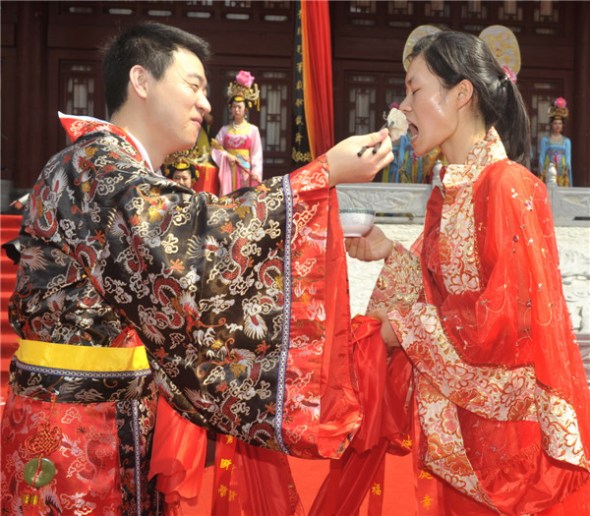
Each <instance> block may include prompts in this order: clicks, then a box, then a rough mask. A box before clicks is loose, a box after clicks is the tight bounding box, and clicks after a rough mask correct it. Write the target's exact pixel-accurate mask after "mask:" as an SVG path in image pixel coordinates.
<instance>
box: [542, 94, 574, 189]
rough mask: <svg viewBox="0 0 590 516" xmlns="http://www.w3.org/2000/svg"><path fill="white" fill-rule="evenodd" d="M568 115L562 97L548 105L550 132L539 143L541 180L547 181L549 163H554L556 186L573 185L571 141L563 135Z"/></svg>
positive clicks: (565, 103)
mask: <svg viewBox="0 0 590 516" xmlns="http://www.w3.org/2000/svg"><path fill="white" fill-rule="evenodd" d="M567 117H568V109H567V102H566V100H565V99H564V98H563V97H558V98H556V99H555V100H554V101H553V102H552V103H551V106H550V107H549V121H550V124H551V133H550V134H549V136H543V138H541V141H540V144H539V169H540V175H541V178H542V179H543V181H545V182H547V172H548V171H549V165H550V164H551V163H553V165H555V171H556V177H555V180H556V182H557V186H573V181H572V142H571V140H570V139H569V138H568V137H567V136H564V135H563V134H562V133H563V126H564V124H565V121H566V119H567Z"/></svg>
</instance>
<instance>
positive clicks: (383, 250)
mask: <svg viewBox="0 0 590 516" xmlns="http://www.w3.org/2000/svg"><path fill="white" fill-rule="evenodd" d="M344 245H345V247H346V252H347V253H348V255H349V256H350V257H351V258H356V259H357V260H361V261H363V262H372V261H375V260H384V259H385V258H387V257H388V256H389V255H390V254H391V251H393V242H392V241H391V240H389V238H387V237H386V236H385V233H383V231H382V230H381V228H379V227H378V226H373V227H372V228H371V231H369V232H368V233H367V234H366V235H365V236H362V237H351V238H345V239H344Z"/></svg>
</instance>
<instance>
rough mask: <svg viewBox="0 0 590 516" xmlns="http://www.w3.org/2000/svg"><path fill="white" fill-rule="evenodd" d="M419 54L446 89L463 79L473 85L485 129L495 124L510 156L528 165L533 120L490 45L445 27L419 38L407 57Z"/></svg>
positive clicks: (410, 57)
mask: <svg viewBox="0 0 590 516" xmlns="http://www.w3.org/2000/svg"><path fill="white" fill-rule="evenodd" d="M419 55H421V56H422V57H423V58H424V60H425V61H426V64H427V66H428V68H429V69H430V71H432V72H433V73H434V74H436V75H437V76H438V77H440V79H441V81H442V83H443V85H444V86H445V87H446V88H448V89H450V88H452V87H453V86H455V85H457V84H458V83H459V82H461V81H462V80H463V79H467V80H468V81H470V82H471V84H473V88H474V90H475V97H476V99H475V100H476V102H477V105H478V107H479V110H480V112H481V114H482V116H483V118H484V123H485V126H486V130H487V129H489V128H490V127H491V126H494V127H495V128H496V130H497V131H498V134H499V135H500V138H501V139H502V143H503V144H504V147H505V148H506V153H507V155H508V157H509V158H510V159H511V160H513V161H516V162H518V163H521V164H523V165H524V166H526V167H529V164H530V154H531V153H530V148H531V137H530V122H529V117H528V114H527V110H526V106H525V104H524V100H523V98H522V95H521V94H520V91H519V90H518V87H517V86H516V84H515V83H513V82H512V81H511V80H510V79H509V78H508V76H507V74H506V72H505V71H504V69H503V68H502V66H501V65H500V63H498V61H497V60H496V58H495V56H494V55H493V53H492V52H491V50H490V49H489V47H488V45H487V44H486V43H485V42H484V41H483V40H481V39H480V38H478V37H476V36H473V35H472V34H467V33H465V32H455V31H450V30H443V31H439V32H436V33H434V34H430V35H428V36H424V37H423V38H421V39H419V40H418V42H417V43H416V44H415V45H414V48H413V49H412V52H411V53H410V54H409V56H408V58H407V59H408V60H410V61H411V60H412V59H414V58H415V57H417V56H419Z"/></svg>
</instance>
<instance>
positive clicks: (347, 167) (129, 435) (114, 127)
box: [2, 23, 392, 515]
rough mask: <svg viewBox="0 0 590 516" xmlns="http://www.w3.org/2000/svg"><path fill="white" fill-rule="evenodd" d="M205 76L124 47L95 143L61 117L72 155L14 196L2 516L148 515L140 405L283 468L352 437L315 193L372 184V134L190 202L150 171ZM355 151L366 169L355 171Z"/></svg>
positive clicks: (163, 45)
mask: <svg viewBox="0 0 590 516" xmlns="http://www.w3.org/2000/svg"><path fill="white" fill-rule="evenodd" d="M207 57H208V47H207V44H206V43H205V42H204V41H202V40H201V39H199V38H198V37H195V36H193V35H190V34H188V33H186V32H184V31H181V30H179V29H176V28H173V27H169V26H165V25H161V24H155V23H146V24H140V25H137V26H135V27H132V28H129V29H128V30H126V31H124V32H123V33H121V34H120V35H119V36H117V37H116V38H115V39H114V41H113V42H112V43H111V45H110V47H109V48H108V49H107V51H106V53H105V56H104V63H103V66H104V76H105V88H106V89H105V91H106V101H107V106H108V109H109V113H111V123H107V122H103V121H99V120H95V119H91V118H88V117H70V116H67V115H60V116H61V119H62V124H63V125H64V127H65V129H66V130H67V132H68V134H69V136H70V139H71V141H72V142H73V144H72V145H71V146H69V147H68V148H66V149H64V150H63V151H62V152H60V153H59V154H57V155H56V156H54V157H53V158H51V159H50V160H49V162H48V163H47V165H46V166H45V168H44V170H43V171H42V173H41V175H40V177H39V179H38V180H37V182H36V184H35V186H34V187H33V190H32V193H31V199H30V201H29V203H28V205H27V207H26V209H25V212H24V216H23V227H24V231H25V234H24V235H23V236H22V238H21V244H22V258H21V262H20V269H19V275H18V280H17V286H16V289H15V293H14V295H13V297H12V299H11V305H10V318H11V322H12V324H13V326H14V328H15V330H16V331H17V333H18V334H19V335H20V336H21V343H20V347H19V349H18V351H17V352H16V354H15V357H14V359H13V362H12V364H11V382H10V384H11V393H10V395H9V399H8V402H7V405H6V407H5V411H4V418H3V424H2V441H3V446H2V468H3V469H2V491H3V492H2V508H3V510H5V511H7V512H8V513H10V514H19V513H23V512H32V513H35V514H38V513H39V512H44V513H47V512H51V513H52V514H66V513H67V514H72V513H74V511H78V513H80V514H82V513H84V514H87V513H92V514H117V513H118V514H125V515H128V514H155V513H157V512H158V508H157V503H158V501H157V497H156V495H155V489H154V485H153V483H149V482H148V479H147V477H148V467H149V458H150V455H151V442H152V431H153V428H154V420H155V408H156V403H157V398H158V395H160V396H162V397H163V398H165V399H166V400H167V402H168V403H169V404H170V405H171V406H172V407H173V408H174V409H175V410H176V411H177V412H178V413H180V414H182V416H183V417H184V418H186V419H188V420H189V421H191V422H193V423H196V424H198V425H201V426H203V427H205V428H209V429H213V430H215V431H217V432H221V433H226V434H231V435H233V436H235V437H238V438H239V439H241V440H242V441H244V442H246V443H249V444H254V445H257V446H262V447H266V448H269V449H273V450H279V451H282V452H285V453H292V454H296V455H299V456H306V457H317V456H328V457H336V456H338V455H339V454H340V453H342V450H343V449H344V448H345V447H346V444H347V442H348V439H349V437H350V434H352V433H353V432H354V431H355V430H356V429H357V428H358V425H359V422H360V419H361V416H360V413H359V410H358V400H357V396H356V392H355V389H354V387H353V385H354V382H353V379H351V378H350V371H351V370H352V369H351V363H350V354H351V349H350V347H351V346H350V328H349V322H348V318H342V319H339V320H338V321H336V322H335V321H333V320H331V319H330V315H331V314H332V311H333V308H334V305H336V303H333V302H330V301H329V299H340V300H341V301H342V303H347V298H346V267H345V264H346V261H345V257H344V254H343V244H342V240H341V238H342V237H341V232H340V227H339V223H338V212H337V203H336V193H335V191H334V190H333V189H331V188H330V187H331V186H334V185H336V184H338V183H342V182H354V181H358V182H367V181H370V180H371V179H372V177H373V176H374V175H375V174H376V172H377V171H378V170H380V169H381V168H383V167H384V166H385V165H387V164H388V163H389V162H390V161H391V159H392V156H391V144H390V142H389V141H388V140H387V132H386V131H385V130H383V131H381V132H379V133H374V134H371V135H367V136H356V137H351V138H349V139H347V140H345V141H343V142H341V143H340V144H338V145H336V146H335V147H334V148H332V149H331V150H330V151H328V152H327V154H326V155H325V156H322V157H320V158H318V159H317V160H316V161H314V162H312V163H310V164H309V165H308V166H306V167H303V168H302V169H299V170H297V171H295V172H293V173H291V174H290V175H288V176H284V177H282V178H280V177H279V178H273V179H271V180H269V181H267V182H265V183H263V184H262V185H260V186H259V187H257V188H255V189H244V190H241V191H240V192H237V193H234V194H231V195H229V196H227V197H224V198H219V199H218V198H216V197H212V196H208V195H206V194H194V193H192V192H189V191H187V189H186V188H184V187H182V186H179V185H177V184H176V183H174V182H173V181H170V180H168V179H166V178H164V177H163V176H162V175H161V174H160V173H159V172H158V168H159V167H160V165H161V164H162V163H163V161H164V158H165V157H166V156H167V155H169V154H171V153H173V152H176V151H179V150H183V149H188V148H190V147H191V146H192V145H193V144H194V142H195V140H196V138H197V135H198V132H199V129H200V126H201V122H202V120H203V117H204V116H205V115H206V114H207V113H208V112H209V111H210V105H209V102H208V100H207V97H206V88H207V79H206V76H205V70H204V65H203V62H204V61H205V60H206V59H207ZM364 146H372V147H373V148H374V149H375V152H364V153H363V154H362V155H361V156H360V157H357V152H358V150H359V149H360V148H361V147H364ZM328 259H329V260H330V262H328ZM343 306H344V305H343ZM345 312H346V311H345ZM344 319H346V320H344ZM144 346H145V347H144ZM156 382H157V388H156ZM158 391H159V393H158ZM326 407H327V409H326Z"/></svg>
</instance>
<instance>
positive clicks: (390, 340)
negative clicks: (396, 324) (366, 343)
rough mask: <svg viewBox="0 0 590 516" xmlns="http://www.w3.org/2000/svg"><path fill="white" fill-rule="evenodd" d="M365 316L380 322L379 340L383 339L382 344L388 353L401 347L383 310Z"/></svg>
mask: <svg viewBox="0 0 590 516" xmlns="http://www.w3.org/2000/svg"><path fill="white" fill-rule="evenodd" d="M367 315H368V316H370V317H375V318H376V319H379V320H380V321H381V338H382V339H383V342H385V347H386V348H387V352H388V353H389V352H391V351H393V349H394V348H399V347H401V345H400V343H399V339H398V338H397V334H396V333H395V332H394V331H393V328H392V327H391V323H390V322H389V318H388V317H387V312H386V310H385V309H382V310H378V311H376V312H371V313H370V314H367Z"/></svg>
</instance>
